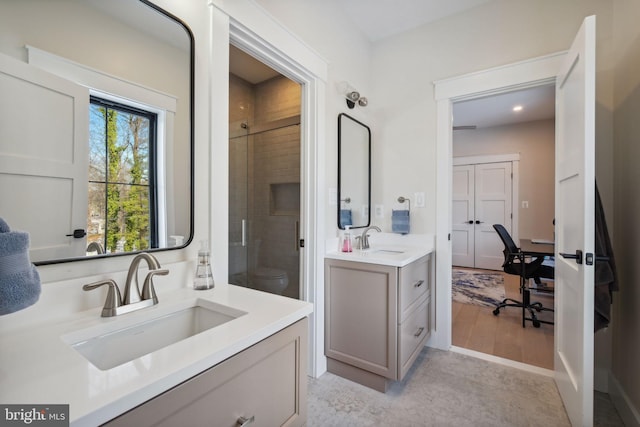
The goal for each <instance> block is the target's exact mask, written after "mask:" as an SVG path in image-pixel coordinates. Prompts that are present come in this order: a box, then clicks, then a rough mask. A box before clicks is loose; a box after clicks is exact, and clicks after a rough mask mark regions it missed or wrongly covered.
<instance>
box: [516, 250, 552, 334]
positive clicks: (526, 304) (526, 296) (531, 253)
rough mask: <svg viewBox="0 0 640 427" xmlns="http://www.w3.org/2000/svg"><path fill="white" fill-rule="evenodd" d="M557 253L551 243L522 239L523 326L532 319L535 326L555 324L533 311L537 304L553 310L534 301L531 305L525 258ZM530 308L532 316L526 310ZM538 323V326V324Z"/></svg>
mask: <svg viewBox="0 0 640 427" xmlns="http://www.w3.org/2000/svg"><path fill="white" fill-rule="evenodd" d="M554 255H555V246H554V245H552V244H549V243H533V242H532V241H531V239H520V253H519V258H520V262H521V263H522V275H521V276H520V289H522V327H523V328H524V327H525V322H526V321H527V320H531V321H532V322H533V326H535V327H540V323H546V324H549V325H553V322H548V321H546V320H539V319H537V318H536V317H535V315H534V314H533V311H531V307H533V309H534V310H537V308H536V304H537V305H538V307H540V308H541V309H542V310H546V311H553V309H551V308H546V307H542V304H540V303H534V304H533V306H532V305H531V291H530V290H529V287H528V286H526V281H527V280H528V279H525V277H526V275H525V259H526V258H527V257H543V256H554ZM527 309H529V310H530V311H531V317H526V310H527ZM536 325H537V326H536Z"/></svg>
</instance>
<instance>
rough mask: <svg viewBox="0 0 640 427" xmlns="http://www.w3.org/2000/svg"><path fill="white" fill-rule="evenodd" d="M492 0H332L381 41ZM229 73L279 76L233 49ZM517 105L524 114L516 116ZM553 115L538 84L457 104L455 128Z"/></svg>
mask: <svg viewBox="0 0 640 427" xmlns="http://www.w3.org/2000/svg"><path fill="white" fill-rule="evenodd" d="M489 1H492V0H446V1H445V0H401V1H397V0H334V2H335V5H337V6H338V7H339V8H341V9H342V10H343V11H344V13H345V15H347V16H348V17H349V18H350V20H351V21H352V22H353V24H354V26H356V27H358V28H359V29H360V30H361V31H362V32H363V33H364V34H365V35H366V36H367V38H368V39H369V40H370V41H372V42H375V41H378V40H381V39H383V38H385V37H389V36H392V35H394V34H399V33H402V32H404V31H408V30H410V29H412V28H416V27H419V26H420V25H423V24H427V23H429V22H433V21H436V20H439V19H442V18H445V17H447V16H450V15H454V14H456V13H461V12H463V11H465V10H467V9H471V8H473V7H476V6H479V5H481V4H484V3H487V2H489ZM229 62H230V64H229V69H230V72H231V73H233V74H235V75H237V76H238V77H240V78H242V79H244V80H246V81H248V82H250V83H252V84H258V83H261V82H263V81H265V80H268V79H271V78H273V77H275V76H277V75H279V73H278V72H277V71H275V70H273V69H272V68H270V67H269V66H267V65H265V64H263V63H262V62H260V61H258V60H256V59H254V58H253V57H251V56H250V55H248V54H246V53H244V52H243V51H241V50H240V49H238V48H236V47H235V46H231V47H230V60H229ZM515 105H522V111H520V112H517V113H515V112H513V111H512V109H513V107H514V106H515ZM554 116H555V88H554V86H553V85H551V86H539V87H535V88H528V89H523V90H518V91H513V92H509V93H504V94H499V95H493V96H488V97H483V98H478V99H473V100H468V101H461V102H457V103H454V105H453V125H454V127H460V126H464V127H467V126H468V127H472V128H485V127H491V126H500V125H507V124H514V123H520V122H528V121H534V120H544V119H550V118H553V117H554Z"/></svg>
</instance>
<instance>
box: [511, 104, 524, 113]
mask: <svg viewBox="0 0 640 427" xmlns="http://www.w3.org/2000/svg"><path fill="white" fill-rule="evenodd" d="M513 111H514V112H516V113H517V112H518V111H522V105H516V106H515V107H513Z"/></svg>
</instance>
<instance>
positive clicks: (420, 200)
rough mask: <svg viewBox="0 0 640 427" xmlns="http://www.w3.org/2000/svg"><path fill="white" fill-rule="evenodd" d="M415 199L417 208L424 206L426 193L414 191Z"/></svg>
mask: <svg viewBox="0 0 640 427" xmlns="http://www.w3.org/2000/svg"><path fill="white" fill-rule="evenodd" d="M413 199H414V200H415V201H416V208H424V193H422V192H420V193H414V195H413Z"/></svg>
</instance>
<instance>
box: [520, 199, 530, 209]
mask: <svg viewBox="0 0 640 427" xmlns="http://www.w3.org/2000/svg"><path fill="white" fill-rule="evenodd" d="M522 209H529V201H528V200H523V201H522Z"/></svg>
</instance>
